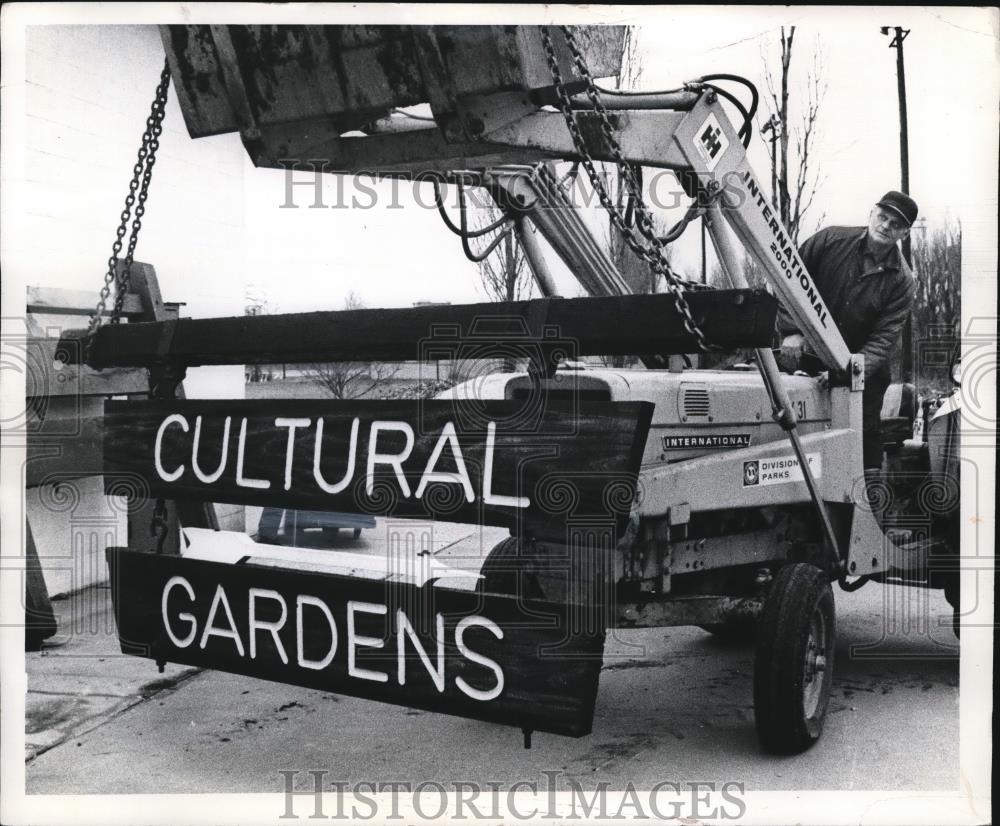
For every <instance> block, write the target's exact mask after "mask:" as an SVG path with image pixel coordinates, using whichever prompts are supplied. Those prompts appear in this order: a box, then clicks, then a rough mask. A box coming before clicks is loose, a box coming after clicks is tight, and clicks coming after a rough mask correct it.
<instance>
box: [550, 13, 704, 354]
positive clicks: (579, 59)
mask: <svg viewBox="0 0 1000 826" xmlns="http://www.w3.org/2000/svg"><path fill="white" fill-rule="evenodd" d="M560 29H561V30H562V33H563V35H564V37H565V38H566V43H567V45H568V46H569V48H570V51H571V52H572V54H573V61H574V63H575V64H576V68H577V71H578V72H579V73H580V75H581V76H582V77H583V79H584V80H585V81H586V82H587V90H586V91H587V97H588V98H589V99H590V102H591V104H592V105H593V107H594V111H595V112H596V113H597V116H598V120H599V121H600V125H601V131H602V132H603V134H604V139H605V141H606V142H607V145H608V147H609V148H610V150H611V154H612V155H613V156H614V159H615V164H616V165H617V167H618V171H619V175H620V176H621V178H622V180H623V181H624V182H625V185H626V187H627V188H628V190H629V193H630V194H631V195H632V197H633V200H634V211H635V223H636V228H637V229H638V230H639V232H640V233H641V234H642V235H643V236H645V237H646V238H647V239H648V241H649V243H648V244H646V243H643V241H642V240H640V238H639V237H638V236H637V235H636V233H635V231H634V230H633V228H632V227H631V226H629V222H626V220H625V217H624V216H623V215H622V214H621V212H620V211H619V210H618V208H617V207H616V205H615V204H614V202H613V201H612V200H611V196H610V195H609V194H608V191H607V188H606V187H605V186H604V182H603V181H602V180H601V177H600V175H598V173H597V170H596V169H595V168H594V161H593V158H592V157H591V155H590V151H589V149H588V148H587V141H586V139H585V138H584V137H583V133H582V132H581V131H580V125H579V123H578V122H577V120H576V115H575V114H574V112H573V107H572V104H571V102H570V98H569V93H568V92H567V91H566V88H565V85H564V83H563V78H562V72H561V70H560V69H559V61H558V59H557V58H556V54H555V48H554V46H553V44H552V38H551V36H550V35H549V33H548V31H547V29H546V28H545V27H544V26H539V30H540V31H541V35H542V46H543V47H544V50H545V57H546V59H547V60H548V63H549V69H550V71H551V73H552V81H553V85H554V86H555V90H556V94H557V96H558V98H559V108H560V110H561V111H562V114H563V117H564V118H565V120H566V126H567V127H568V128H569V131H570V135H571V136H572V138H573V145H574V146H575V147H576V151H577V154H579V155H580V162H581V165H582V166H583V168H584V169H585V170H586V172H587V177H588V178H590V183H591V186H593V188H594V191H595V192H596V193H597V197H598V198H599V200H600V202H601V205H602V206H603V207H604V209H605V210H606V211H607V213H608V215H609V217H610V218H611V221H612V223H613V224H614V225H615V227H616V229H617V230H618V231H619V232H620V233H621V235H622V238H623V239H624V240H625V242H626V243H627V244H628V246H629V247H630V248H631V249H632V251H633V252H634V253H635V254H636V255H638V256H639V257H640V258H641V259H642V260H643V261H645V262H646V263H647V264H648V265H649V267H650V268H651V269H652V271H653V273H654V274H655V275H656V276H657V277H658V278H659V277H660V276H662V277H663V279H664V281H665V282H666V284H667V289H668V290H669V291H670V294H671V296H672V297H673V299H674V306H675V308H676V309H677V312H678V314H679V315H680V316H681V319H682V321H683V323H684V329H685V330H687V331H688V333H690V334H691V335H692V336H693V337H694V339H695V341H696V342H697V343H698V348H699V349H700V350H702V351H703V352H708V351H710V350H715V349H717V348H715V347H714V346H713V345H711V344H709V342H708V339H707V338H706V336H705V333H704V331H703V330H702V329H701V327H699V326H698V324H697V322H696V321H695V320H694V316H693V314H692V313H691V307H690V305H689V304H688V302H687V298H685V296H684V287H683V284H682V281H681V279H680V278H678V277H677V275H676V274H675V273H674V272H673V271H672V270H671V269H670V266H669V264H668V263H667V260H666V257H665V254H664V253H665V249H666V246H667V242H666V241H665V240H664V239H662V238H659V237H658V236H657V235H656V232H655V227H654V225H653V220H652V217H651V216H650V214H649V211H648V209H647V208H646V204H645V202H644V201H643V200H642V193H641V191H640V188H639V186H638V184H637V183H636V180H635V177H634V175H633V173H632V169H631V167H630V165H629V164H628V162H627V161H626V160H625V156H624V155H623V153H622V150H621V146H620V145H619V143H618V137H617V135H616V134H615V128H614V126H613V125H612V124H611V119H610V118H609V117H608V111H607V109H606V108H605V106H604V103H603V102H602V101H601V97H600V93H599V92H598V91H597V88H596V86H595V85H594V79H593V77H592V76H591V74H590V70H589V69H588V68H587V64H586V61H585V60H584V59H583V55H582V53H581V52H580V49H579V47H578V46H577V43H576V38H575V37H574V35H573V33H572V31H571V30H570V28H569V27H568V26H560Z"/></svg>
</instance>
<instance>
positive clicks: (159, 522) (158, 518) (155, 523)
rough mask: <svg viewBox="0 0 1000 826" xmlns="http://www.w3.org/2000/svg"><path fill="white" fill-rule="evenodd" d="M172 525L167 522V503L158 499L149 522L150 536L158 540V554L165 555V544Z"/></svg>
mask: <svg viewBox="0 0 1000 826" xmlns="http://www.w3.org/2000/svg"><path fill="white" fill-rule="evenodd" d="M169 529H170V523H169V521H168V520H167V503H166V501H164V500H163V499H157V500H156V504H155V505H154V506H153V518H152V519H151V520H150V522H149V535H150V536H152V537H155V538H156V552H157V553H158V554H162V553H163V543H164V542H166V540H167V532H168V531H169Z"/></svg>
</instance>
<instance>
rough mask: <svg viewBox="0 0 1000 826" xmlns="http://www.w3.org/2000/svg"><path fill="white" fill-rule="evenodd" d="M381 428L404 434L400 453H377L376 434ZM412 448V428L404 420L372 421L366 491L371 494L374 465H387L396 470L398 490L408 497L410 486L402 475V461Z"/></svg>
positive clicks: (373, 482)
mask: <svg viewBox="0 0 1000 826" xmlns="http://www.w3.org/2000/svg"><path fill="white" fill-rule="evenodd" d="M383 430H395V431H396V432H397V433H402V434H403V435H404V436H406V446H405V447H404V448H403V450H402V452H400V453H379V452H378V446H377V442H378V434H379V433H381V432H382V431H383ZM412 450H413V428H412V427H410V426H409V425H408V424H407V423H406V422H372V429H371V435H370V436H369V437H368V471H367V474H366V476H367V488H366V489H367V491H368V495H369V496H371V494H372V491H373V490H374V488H375V465H389V466H390V467H392V469H393V470H395V471H396V479H397V480H398V481H399V487H400V490H402V491H403V496H404V497H406V498H407V499H409V498H410V486H409V485H408V484H407V482H406V477H405V476H404V475H403V462H405V461H406V459H407V458H408V457H409V455H410V452H411V451H412Z"/></svg>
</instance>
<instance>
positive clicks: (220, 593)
mask: <svg viewBox="0 0 1000 826" xmlns="http://www.w3.org/2000/svg"><path fill="white" fill-rule="evenodd" d="M220 605H221V606H222V608H223V609H224V610H225V612H226V621H227V622H228V623H229V628H228V629H227V628H216V627H215V612H216V611H218V610H219V606H220ZM209 637H225V638H227V639H231V640H232V641H233V642H235V643H236V650H237V651H239V652H240V656H241V657H243V656H246V655H245V654H244V652H243V641H242V640H241V639H240V635H239V632H238V631H237V630H236V621H235V620H234V619H233V611H232V609H231V608H230V607H229V600H228V599H227V598H226V592H225V591H224V590H223V588H222V586H221V585H219V586H218V587H217V588H216V589H215V596H214V597H212V607H211V608H210V609H209V611H208V619H207V620H206V621H205V630H204V631H202V633H201V642H199V643H198V645H199V647H201V648H204V647H205V645H206V643H208V638H209Z"/></svg>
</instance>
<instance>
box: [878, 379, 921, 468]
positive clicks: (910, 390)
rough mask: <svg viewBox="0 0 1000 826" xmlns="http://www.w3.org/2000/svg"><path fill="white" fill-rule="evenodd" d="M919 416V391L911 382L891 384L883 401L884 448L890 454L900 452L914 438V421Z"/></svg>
mask: <svg viewBox="0 0 1000 826" xmlns="http://www.w3.org/2000/svg"><path fill="white" fill-rule="evenodd" d="M916 416H917V389H916V387H914V386H913V385H912V384H910V383H909V382H906V383H896V384H890V385H889V387H888V389H887V390H886V391H885V397H884V398H883V400H882V413H881V420H882V446H883V447H884V448H885V450H886V451H888V452H894V451H897V450H899V448H900V446H901V445H902V444H903V442H904V441H905V440H906V439H912V438H913V420H914V419H915V418H916Z"/></svg>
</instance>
